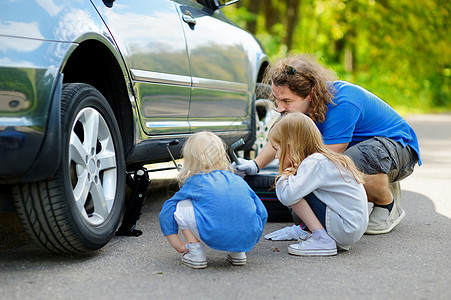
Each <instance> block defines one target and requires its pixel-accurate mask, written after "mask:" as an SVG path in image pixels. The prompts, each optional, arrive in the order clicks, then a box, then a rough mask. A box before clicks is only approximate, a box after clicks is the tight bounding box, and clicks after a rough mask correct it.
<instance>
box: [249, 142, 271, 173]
mask: <svg viewBox="0 0 451 300" xmlns="http://www.w3.org/2000/svg"><path fill="white" fill-rule="evenodd" d="M275 157H276V150H275V149H274V148H273V147H272V145H271V143H269V142H268V143H267V144H266V145H265V146H264V147H263V149H262V150H261V151H260V153H259V154H258V155H257V157H256V158H255V159H254V160H255V162H256V163H257V165H258V168H259V169H260V170H261V169H263V168H264V167H266V166H267V165H268V164H269V163H270V162H272V161H273V160H274V159H275Z"/></svg>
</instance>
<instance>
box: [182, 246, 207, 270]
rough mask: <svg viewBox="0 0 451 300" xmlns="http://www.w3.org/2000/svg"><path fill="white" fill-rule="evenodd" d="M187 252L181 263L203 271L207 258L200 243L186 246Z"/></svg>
mask: <svg viewBox="0 0 451 300" xmlns="http://www.w3.org/2000/svg"><path fill="white" fill-rule="evenodd" d="M186 248H187V249H188V250H189V252H186V253H185V254H183V256H182V263H183V264H185V265H187V266H188V267H191V268H193V269H204V268H206V267H207V257H206V255H205V248H204V245H203V244H202V243H192V244H186Z"/></svg>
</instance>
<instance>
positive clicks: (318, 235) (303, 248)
mask: <svg viewBox="0 0 451 300" xmlns="http://www.w3.org/2000/svg"><path fill="white" fill-rule="evenodd" d="M288 253H290V254H292V255H299V256H329V255H336V254H337V244H336V243H335V241H334V240H333V239H332V238H331V237H330V236H329V235H328V234H327V232H326V230H325V229H320V230H315V231H313V232H312V236H311V237H310V238H309V239H307V240H305V241H303V242H300V243H299V244H293V245H290V246H288Z"/></svg>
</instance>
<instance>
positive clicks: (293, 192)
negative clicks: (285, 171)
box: [276, 153, 368, 249]
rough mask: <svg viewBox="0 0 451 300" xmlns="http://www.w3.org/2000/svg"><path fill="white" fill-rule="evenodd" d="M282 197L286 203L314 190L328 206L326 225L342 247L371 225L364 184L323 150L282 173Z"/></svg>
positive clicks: (279, 185) (278, 187)
mask: <svg viewBox="0 0 451 300" xmlns="http://www.w3.org/2000/svg"><path fill="white" fill-rule="evenodd" d="M276 193H277V197H278V198H279V200H280V201H281V202H282V203H283V204H284V205H286V206H290V205H292V204H295V203H297V202H299V201H300V200H301V199H302V198H304V197H305V196H307V195H308V194H310V193H313V194H314V195H315V196H316V197H318V199H319V200H321V202H323V203H324V204H325V205H326V206H327V208H326V228H327V232H328V233H329V235H330V236H331V237H332V238H333V239H334V240H335V241H336V242H337V245H338V246H339V247H341V248H344V249H347V248H349V247H350V246H351V245H352V244H354V243H355V242H357V241H358V240H359V239H360V238H361V237H362V235H363V233H364V232H365V230H366V227H367V226H368V200H367V196H366V192H365V189H364V187H363V184H361V183H358V182H357V181H356V180H355V179H354V178H353V177H352V176H351V175H349V174H348V173H347V172H346V171H344V170H339V169H338V168H337V167H336V166H335V165H334V163H333V162H332V161H330V160H329V159H328V158H327V157H326V156H324V155H323V154H320V153H314V154H312V155H310V156H308V157H307V158H306V159H304V160H303V161H302V163H301V164H300V166H299V168H298V170H297V173H296V174H295V175H290V176H288V177H287V176H282V177H281V178H279V180H278V181H277V184H276Z"/></svg>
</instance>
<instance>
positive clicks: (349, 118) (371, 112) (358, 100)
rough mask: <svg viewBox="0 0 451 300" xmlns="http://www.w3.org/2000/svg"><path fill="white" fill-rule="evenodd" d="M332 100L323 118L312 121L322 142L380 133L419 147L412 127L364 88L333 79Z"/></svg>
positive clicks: (347, 140)
mask: <svg viewBox="0 0 451 300" xmlns="http://www.w3.org/2000/svg"><path fill="white" fill-rule="evenodd" d="M333 87H334V88H335V96H334V98H333V102H334V103H329V104H328V106H327V112H326V116H325V117H326V120H325V121H324V122H323V123H320V122H316V125H317V126H318V129H319V130H320V132H321V134H322V135H323V140H324V143H325V144H326V145H330V144H342V143H349V145H348V147H351V146H353V145H355V144H357V143H359V142H361V141H364V140H367V139H370V138H373V137H375V136H382V137H387V138H390V139H392V140H394V141H396V142H399V143H401V145H403V146H404V147H406V146H407V145H408V146H410V147H411V148H412V149H413V150H415V152H416V153H417V155H418V159H419V161H418V165H421V158H420V148H419V145H418V140H417V137H416V134H415V132H414V131H413V129H412V127H410V125H409V124H408V123H407V122H406V120H404V119H403V118H402V117H401V116H400V115H399V114H398V113H397V112H396V111H395V110H394V109H393V108H391V107H390V106H389V105H388V104H387V103H385V102H384V101H382V100H381V99H380V98H379V97H377V96H376V95H374V94H373V93H371V92H369V91H367V90H365V89H364V88H362V87H360V86H358V85H355V84H352V83H349V82H346V81H334V82H333Z"/></svg>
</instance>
